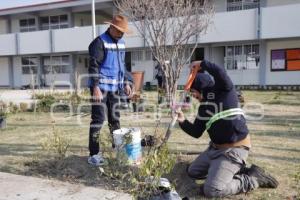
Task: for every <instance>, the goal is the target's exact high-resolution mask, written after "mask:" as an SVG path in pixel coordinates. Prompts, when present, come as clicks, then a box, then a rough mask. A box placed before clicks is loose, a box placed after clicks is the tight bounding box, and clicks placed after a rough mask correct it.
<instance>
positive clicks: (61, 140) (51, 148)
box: [42, 125, 71, 159]
mask: <svg viewBox="0 0 300 200" xmlns="http://www.w3.org/2000/svg"><path fill="white" fill-rule="evenodd" d="M70 143H71V138H69V137H67V136H65V135H64V133H63V132H62V131H60V130H59V129H57V128H55V126H54V125H53V127H52V132H51V133H50V134H49V135H48V136H47V137H46V138H45V140H44V141H43V142H42V148H43V149H44V150H46V151H48V152H52V153H54V154H56V155H57V156H58V158H59V159H62V158H64V157H65V156H66V154H67V151H68V149H69V147H70Z"/></svg>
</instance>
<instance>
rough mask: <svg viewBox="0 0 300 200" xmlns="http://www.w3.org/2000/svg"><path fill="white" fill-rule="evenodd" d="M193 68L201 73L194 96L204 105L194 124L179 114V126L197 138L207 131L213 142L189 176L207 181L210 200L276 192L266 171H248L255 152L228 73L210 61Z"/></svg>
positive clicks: (256, 168)
mask: <svg viewBox="0 0 300 200" xmlns="http://www.w3.org/2000/svg"><path fill="white" fill-rule="evenodd" d="M191 67H192V68H194V67H196V68H197V69H198V70H199V72H200V73H198V74H197V75H196V78H195V80H194V81H193V83H192V86H191V93H192V96H193V97H194V98H196V99H198V100H199V101H200V102H201V105H200V106H199V109H198V115H197V117H196V119H195V121H194V122H193V123H191V122H189V121H188V120H187V119H185V117H184V115H183V113H182V111H180V110H178V111H177V115H178V121H179V125H180V127H181V129H182V130H183V131H185V132H186V133H187V134H189V135H190V136H192V137H195V138H199V137H201V136H202V134H203V132H204V131H207V133H208V135H209V137H210V140H211V141H210V143H209V147H208V148H207V149H206V150H205V151H204V152H203V153H201V154H200V155H199V156H198V157H197V158H196V160H195V161H193V162H192V163H191V165H190V166H189V167H188V169H187V173H188V175H189V176H190V177H191V178H193V179H205V183H204V186H203V193H204V195H205V196H207V197H225V196H229V195H233V194H238V193H245V192H248V191H250V190H253V189H255V188H257V187H265V188H276V187H277V185H278V182H277V180H276V179H275V178H273V177H272V176H271V175H269V174H267V173H266V172H265V171H264V170H263V169H261V168H260V167H258V166H256V165H252V166H251V167H250V169H249V168H246V167H245V165H246V164H245V163H246V159H247V157H248V153H249V149H250V148H251V142H250V136H249V131H248V128H247V125H246V120H245V118H244V115H243V111H242V110H241V109H240V108H239V106H238V97H237V93H236V91H235V87H234V85H233V83H232V81H231V79H230V78H229V76H228V75H227V73H226V71H225V69H224V68H222V67H219V66H217V65H215V64H213V63H210V62H208V61H206V60H203V61H196V62H193V63H192V64H191ZM204 71H206V72H208V73H209V74H210V75H211V76H212V77H213V79H212V78H211V76H210V75H209V74H206V73H203V72H204Z"/></svg>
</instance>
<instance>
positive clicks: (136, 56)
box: [131, 50, 144, 61]
mask: <svg viewBox="0 0 300 200" xmlns="http://www.w3.org/2000/svg"><path fill="white" fill-rule="evenodd" d="M131 60H132V61H143V60H144V51H143V50H134V51H132V52H131Z"/></svg>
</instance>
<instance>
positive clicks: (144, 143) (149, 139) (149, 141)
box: [141, 135, 156, 147]
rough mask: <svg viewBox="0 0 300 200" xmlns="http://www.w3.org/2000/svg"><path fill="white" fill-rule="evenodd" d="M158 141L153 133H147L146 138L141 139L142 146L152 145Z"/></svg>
mask: <svg viewBox="0 0 300 200" xmlns="http://www.w3.org/2000/svg"><path fill="white" fill-rule="evenodd" d="M155 143H156V139H155V137H154V136H153V135H146V136H145V138H144V139H142V141H141V145H142V147H146V146H148V147H152V146H154V145H155Z"/></svg>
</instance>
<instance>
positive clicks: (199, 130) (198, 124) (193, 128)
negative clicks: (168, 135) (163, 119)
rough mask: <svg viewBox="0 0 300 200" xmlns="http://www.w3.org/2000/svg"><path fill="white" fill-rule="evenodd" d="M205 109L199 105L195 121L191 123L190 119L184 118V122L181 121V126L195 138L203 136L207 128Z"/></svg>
mask: <svg viewBox="0 0 300 200" xmlns="http://www.w3.org/2000/svg"><path fill="white" fill-rule="evenodd" d="M205 116H207V114H205V110H204V109H203V107H202V108H201V106H200V107H199V111H198V116H197V118H196V119H195V120H194V123H191V122H190V121H188V120H184V121H183V122H182V123H179V126H180V128H181V129H182V130H183V131H184V132H186V133H187V134H189V135H190V136H192V137H194V138H199V137H201V136H202V134H203V132H204V131H205V129H206V126H205V124H206V122H207V120H206V118H204V117H205Z"/></svg>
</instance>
